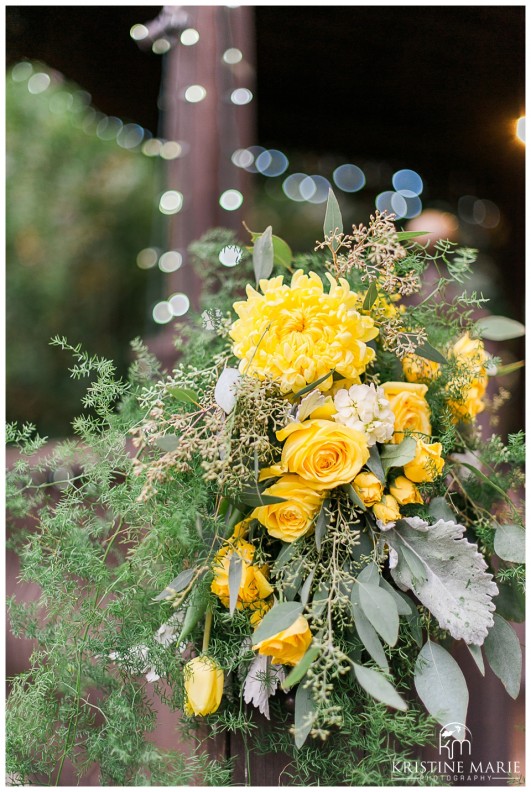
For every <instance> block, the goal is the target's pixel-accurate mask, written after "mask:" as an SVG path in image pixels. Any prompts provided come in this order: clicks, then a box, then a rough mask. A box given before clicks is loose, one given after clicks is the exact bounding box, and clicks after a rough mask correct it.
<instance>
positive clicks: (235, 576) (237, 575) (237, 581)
mask: <svg viewBox="0 0 531 792" xmlns="http://www.w3.org/2000/svg"><path fill="white" fill-rule="evenodd" d="M242 564H243V559H242V557H241V556H240V555H239V554H238V553H236V552H233V553H231V555H230V560H229V613H230V615H231V616H232V614H233V613H234V611H235V609H236V604H237V602H238V593H239V591H240V586H241V584H242Z"/></svg>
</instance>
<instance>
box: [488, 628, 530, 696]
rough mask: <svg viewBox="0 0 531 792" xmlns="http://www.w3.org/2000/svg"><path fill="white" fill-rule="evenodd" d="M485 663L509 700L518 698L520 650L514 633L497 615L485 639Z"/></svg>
mask: <svg viewBox="0 0 531 792" xmlns="http://www.w3.org/2000/svg"><path fill="white" fill-rule="evenodd" d="M485 657H486V658H487V662H488V664H489V665H490V667H491V668H492V670H493V671H494V673H495V674H496V676H497V677H498V679H499V680H500V681H501V683H502V684H503V686H504V688H505V690H506V691H507V693H508V694H509V695H510V696H511V698H513V699H516V698H518V693H519V692H520V681H521V677H522V649H521V648H520V641H519V640H518V636H517V635H516V633H515V631H514V630H513V628H512V627H511V625H510V624H508V623H507V622H506V621H505V619H503V618H502V617H501V616H500V615H499V614H497V613H495V614H494V626H493V627H492V629H491V630H490V631H489V634H488V635H487V638H486V639H485Z"/></svg>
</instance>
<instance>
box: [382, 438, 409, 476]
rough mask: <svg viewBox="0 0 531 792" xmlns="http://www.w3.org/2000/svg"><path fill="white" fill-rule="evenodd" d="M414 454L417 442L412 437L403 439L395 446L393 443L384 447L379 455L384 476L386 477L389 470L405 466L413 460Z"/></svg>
mask: <svg viewBox="0 0 531 792" xmlns="http://www.w3.org/2000/svg"><path fill="white" fill-rule="evenodd" d="M416 453H417V442H416V440H415V439H414V438H413V437H405V438H404V439H403V440H402V442H401V443H398V444H397V445H395V444H393V443H389V444H387V445H385V446H384V447H383V448H382V450H381V453H380V459H381V460H382V467H383V470H384V473H385V475H387V473H388V471H389V470H390V468H393V467H403V465H407V463H408V462H411V460H412V459H414V457H415V454H416Z"/></svg>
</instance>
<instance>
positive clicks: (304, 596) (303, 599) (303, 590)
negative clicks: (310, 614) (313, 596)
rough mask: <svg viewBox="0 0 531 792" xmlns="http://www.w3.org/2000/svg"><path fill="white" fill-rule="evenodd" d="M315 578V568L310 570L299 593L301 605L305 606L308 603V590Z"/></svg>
mask: <svg viewBox="0 0 531 792" xmlns="http://www.w3.org/2000/svg"><path fill="white" fill-rule="evenodd" d="M314 577H315V568H314V569H312V571H311V572H310V574H309V575H308V577H307V578H306V580H305V581H304V584H303V586H302V588H301V590H300V592H299V597H300V600H301V602H302V604H303V605H306V604H307V602H308V597H309V596H310V589H311V587H312V583H313V579H314Z"/></svg>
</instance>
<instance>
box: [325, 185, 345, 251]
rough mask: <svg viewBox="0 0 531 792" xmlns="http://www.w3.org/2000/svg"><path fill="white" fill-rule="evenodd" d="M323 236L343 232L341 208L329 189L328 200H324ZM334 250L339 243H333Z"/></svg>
mask: <svg viewBox="0 0 531 792" xmlns="http://www.w3.org/2000/svg"><path fill="white" fill-rule="evenodd" d="M323 231H324V235H325V237H327V236H329V235H330V234H336V233H340V234H342V233H343V218H342V217H341V209H340V208H339V204H338V202H337V198H336V196H335V195H334V193H333V191H332V190H331V189H329V190H328V200H327V202H326V212H325V219H324V225H323ZM333 247H334V250H337V248H338V247H339V243H338V242H337V241H336V242H334V243H333Z"/></svg>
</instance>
